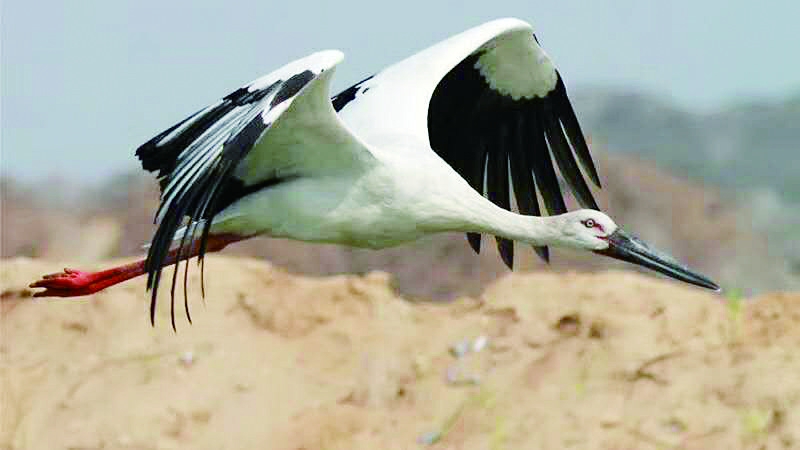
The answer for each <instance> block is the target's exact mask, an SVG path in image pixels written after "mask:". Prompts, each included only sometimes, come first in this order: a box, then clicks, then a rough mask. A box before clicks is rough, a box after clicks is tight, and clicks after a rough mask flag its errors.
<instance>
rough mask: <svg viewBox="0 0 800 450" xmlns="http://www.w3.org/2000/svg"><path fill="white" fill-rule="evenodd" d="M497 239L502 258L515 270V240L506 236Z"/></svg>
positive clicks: (510, 268) (509, 267)
mask: <svg viewBox="0 0 800 450" xmlns="http://www.w3.org/2000/svg"><path fill="white" fill-rule="evenodd" d="M496 239H497V251H498V252H499V253H500V258H501V259H502V260H503V262H504V263H505V264H506V266H508V270H514V241H512V240H509V239H505V238H496Z"/></svg>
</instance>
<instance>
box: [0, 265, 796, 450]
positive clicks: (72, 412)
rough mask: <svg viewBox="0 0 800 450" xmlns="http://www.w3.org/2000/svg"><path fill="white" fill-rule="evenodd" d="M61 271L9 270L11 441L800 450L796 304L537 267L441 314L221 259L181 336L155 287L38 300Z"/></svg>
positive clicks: (436, 307) (5, 389) (1, 436)
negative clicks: (33, 288)
mask: <svg viewBox="0 0 800 450" xmlns="http://www.w3.org/2000/svg"><path fill="white" fill-rule="evenodd" d="M61 266H62V265H60V264H55V263H52V262H45V261H39V260H31V259H7V260H3V262H2V269H1V270H0V282H2V290H3V291H2V292H3V293H2V299H3V302H2V304H3V317H2V322H0V325H2V344H1V346H0V358H2V365H1V366H0V381H1V382H2V395H3V398H2V414H1V416H2V419H1V420H2V422H0V425H2V427H1V428H2V431H1V432H0V447H2V448H6V449H48V450H49V449H287V450H290V449H291V450H300V449H305V450H311V449H413V448H426V447H427V448H432V449H521V448H554V449H556V448H581V449H633V448H636V449H651V448H652V449H665V448H684V449H712V448H720V449H721V448H726V449H736V448H775V449H778V448H781V449H782V448H787V449H788V448H798V447H800V413H798V411H800V377H798V373H800V355H798V353H797V351H796V349H797V348H798V345H800V295H797V294H774V295H768V296H763V297H760V298H757V299H754V300H752V301H751V300H748V301H746V302H744V303H738V302H736V303H728V302H727V301H726V300H725V298H724V297H722V296H718V295H713V294H708V293H705V292H702V291H700V290H696V289H693V288H689V287H684V286H682V285H678V284H676V283H672V282H667V281H662V280H658V279H654V278H652V277H649V276H643V275H637V274H633V273H625V272H603V273H598V274H569V273H568V274H558V275H556V274H552V273H547V272H538V273H532V274H513V275H509V276H505V277H503V278H501V279H500V280H498V281H497V282H495V283H493V284H491V285H490V286H488V287H487V289H486V290H485V292H484V293H483V295H481V296H479V297H478V298H462V299H459V300H457V301H455V302H452V303H448V304H441V303H438V304H437V303H426V302H420V301H416V302H410V301H408V300H405V299H403V298H400V297H399V296H398V295H397V293H396V292H395V290H394V289H393V288H392V287H391V280H390V279H389V278H388V276H386V275H384V274H381V273H372V274H369V275H365V276H332V277H322V278H311V277H300V276H295V275H290V274H288V273H286V272H284V271H283V270H280V269H277V268H275V267H273V266H271V265H269V264H267V263H264V262H261V261H255V260H250V259H238V258H230V257H220V256H213V257H211V258H209V261H208V263H207V267H206V268H207V269H208V273H207V275H208V276H207V283H208V286H207V287H208V296H207V304H206V306H203V304H202V302H201V301H200V300H199V292H195V289H193V292H192V296H193V302H192V306H193V313H194V314H193V319H194V325H191V326H190V325H189V324H188V323H186V321H185V319H182V318H181V320H179V322H178V332H177V333H173V331H172V329H171V328H170V326H169V315H168V306H167V304H166V302H163V303H162V304H161V307H160V308H159V313H158V317H157V323H156V327H155V328H151V327H150V325H149V322H148V320H149V319H148V313H147V307H148V305H147V301H146V298H145V296H144V286H143V281H142V280H136V281H132V282H129V283H127V284H124V285H121V286H118V287H115V288H113V289H110V290H108V291H106V292H101V293H99V294H97V295H95V296H93V297H89V298H86V299H80V300H56V301H50V300H45V301H34V300H33V299H31V298H29V297H28V296H29V295H30V292H29V291H28V290H27V289H25V288H24V286H25V285H26V284H27V283H28V282H30V281H31V280H33V279H34V278H36V277H38V276H39V275H41V274H43V273H48V272H53V271H56V270H58V269H60V268H61ZM192 282H193V286H194V288H197V283H198V276H197V275H196V274H195V275H193V276H192ZM731 305H734V306H731ZM736 305H738V306H736ZM454 345H455V347H456V350H457V351H455V352H454V351H453V350H452V348H451V347H453V346H454ZM473 347H476V348H477V349H479V350H480V351H475V350H474V349H473ZM459 352H465V354H464V355H462V357H460V358H457V357H456V356H455V354H457V353H459ZM425 442H427V444H426V443H425Z"/></svg>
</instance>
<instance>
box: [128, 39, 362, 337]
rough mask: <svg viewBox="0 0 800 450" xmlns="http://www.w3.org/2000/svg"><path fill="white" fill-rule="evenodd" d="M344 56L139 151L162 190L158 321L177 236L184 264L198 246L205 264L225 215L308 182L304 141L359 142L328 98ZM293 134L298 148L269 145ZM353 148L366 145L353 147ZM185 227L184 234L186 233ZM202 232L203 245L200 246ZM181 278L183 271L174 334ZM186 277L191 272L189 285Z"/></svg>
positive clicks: (291, 73) (281, 80)
mask: <svg viewBox="0 0 800 450" xmlns="http://www.w3.org/2000/svg"><path fill="white" fill-rule="evenodd" d="M342 57H343V55H342V53H341V52H339V51H333V50H332V51H325V52H319V53H315V54H313V55H311V56H308V57H306V58H303V59H300V60H298V61H295V62H293V63H291V64H288V65H286V66H284V67H283V68H281V69H280V70H278V71H275V72H273V73H271V74H269V75H266V76H264V77H262V78H259V79H257V80H255V81H253V82H252V83H249V84H247V85H246V86H244V87H242V88H239V89H237V90H236V91H234V92H232V93H231V94H229V95H227V96H225V97H224V98H222V99H221V100H219V101H217V102H216V103H214V104H212V105H210V106H208V107H206V108H204V109H202V110H200V111H198V112H197V113H195V114H193V115H191V116H189V117H188V118H186V119H185V120H183V121H181V122H179V123H178V124H176V125H174V126H172V127H171V128H169V129H167V130H166V131H164V132H162V133H161V134H159V135H158V136H156V137H154V138H153V139H151V140H150V141H148V142H146V143H145V144H143V145H142V146H141V147H139V149H138V150H136V155H137V156H138V157H139V159H140V160H141V162H142V167H143V168H144V169H145V170H148V171H158V178H159V181H160V185H161V204H160V206H159V208H158V212H157V213H156V219H155V220H156V222H157V223H158V229H157V230H156V233H155V235H154V236H153V239H152V241H151V244H150V247H149V250H148V254H147V260H146V264H145V270H146V271H147V273H148V280H147V287H148V289H151V290H152V298H151V320H154V317H153V316H154V314H155V304H156V296H157V291H158V289H157V287H158V284H159V280H160V277H161V270H162V266H163V264H164V261H165V260H166V258H167V255H168V253H169V251H170V248H171V247H172V246H173V242H174V240H175V239H176V233H178V235H179V236H180V235H182V237H181V238H180V243H179V244H178V247H177V251H178V252H179V257H178V260H180V259H181V258H180V255H188V254H190V248H191V246H193V245H199V246H200V247H199V255H198V258H199V260H200V261H202V259H203V255H204V253H205V250H206V243H207V239H208V234H209V229H210V227H211V224H212V219H213V217H214V216H215V215H216V214H217V213H219V212H220V211H222V210H224V209H225V208H226V207H228V206H230V205H231V204H233V203H234V202H235V201H236V200H238V199H240V198H242V197H244V196H246V195H248V194H250V193H253V192H255V191H257V190H260V189H263V188H265V187H267V186H270V185H274V184H277V183H281V182H283V181H285V180H287V179H290V178H292V177H295V176H300V175H301V174H302V171H303V170H313V165H314V164H316V163H318V162H316V161H314V158H313V157H311V156H309V155H306V154H304V153H303V151H304V149H303V139H304V138H306V139H311V140H313V139H316V137H315V136H316V135H318V134H320V133H323V134H327V135H334V136H336V137H338V138H339V140H340V141H347V139H349V138H350V137H351V136H350V134H349V132H348V131H347V130H346V129H345V128H344V127H342V126H341V124H340V122H339V121H338V118H337V117H336V114H335V112H334V110H333V107H332V105H331V102H330V100H329V98H328V96H329V94H328V92H329V82H330V78H331V75H332V72H333V68H334V67H335V66H336V65H337V64H338V63H339V62H340V61H341V60H342ZM298 130H299V131H298ZM304 133H305V134H304ZM315 133H316V135H315ZM286 134H292V135H293V142H294V143H295V144H296V145H294V146H292V145H269V143H268V141H269V139H268V138H267V137H268V136H270V137H272V136H273V135H275V136H278V137H279V138H280V136H281V135H286ZM341 147H342V146H340V148H341ZM344 147H345V148H346V146H344ZM351 147H352V148H357V147H358V144H357V143H355V142H353V145H352V146H351ZM334 156H335V155H334ZM184 224H185V225H186V228H185V230H184V231H183V232H182V233H181V232H179V228H180V227H182V226H184ZM198 227H200V228H198ZM198 233H199V234H200V238H199V239H196V236H197V234H198ZM177 273H178V270H177V264H176V269H175V272H174V274H173V280H172V297H173V303H172V307H171V309H172V310H173V314H172V317H173V327H174V290H175V281H176V280H175V276H176V275H177ZM185 277H186V274H185V273H184V284H185V283H186V281H185ZM185 306H186V312H187V316H188V314H189V313H188V306H187V305H185ZM190 320H191V319H190Z"/></svg>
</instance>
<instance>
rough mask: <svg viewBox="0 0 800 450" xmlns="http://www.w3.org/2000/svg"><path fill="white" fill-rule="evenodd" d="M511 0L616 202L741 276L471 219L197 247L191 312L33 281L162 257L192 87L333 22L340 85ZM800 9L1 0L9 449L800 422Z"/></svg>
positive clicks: (754, 439) (501, 11)
mask: <svg viewBox="0 0 800 450" xmlns="http://www.w3.org/2000/svg"><path fill="white" fill-rule="evenodd" d="M505 16H514V17H519V18H521V19H523V20H526V21H529V22H530V23H531V24H533V26H534V27H535V29H536V33H537V37H538V39H539V41H540V42H541V43H542V45H543V46H544V47H545V48H546V50H547V51H548V53H549V54H550V55H551V56H552V58H553V59H554V61H555V62H556V64H557V65H558V67H559V69H560V71H561V73H562V75H563V77H564V78H565V82H566V85H567V87H568V89H569V91H570V95H571V98H572V100H573V104H574V106H575V109H576V111H577V114H578V116H579V119H580V120H581V123H582V124H583V130H584V131H585V132H586V134H587V135H588V138H589V140H590V145H591V147H592V151H593V155H594V158H595V161H596V162H597V165H598V168H599V171H600V174H601V178H602V181H603V185H604V188H603V189H602V190H599V191H597V197H598V199H599V201H600V204H601V206H602V207H603V209H605V210H607V211H608V212H609V213H610V214H611V215H612V216H613V217H614V218H615V219H616V220H617V222H618V223H620V224H622V225H623V226H624V227H625V228H627V229H628V230H629V231H631V232H634V233H635V234H638V235H640V236H641V237H643V238H645V239H646V240H647V241H649V242H652V243H653V244H654V245H656V246H658V247H661V248H662V249H664V250H666V251H668V252H669V253H672V254H673V255H674V256H675V257H677V258H678V259H680V260H683V261H685V262H686V263H688V264H689V265H690V266H691V267H693V268H696V269H698V270H700V271H701V272H704V273H706V274H707V275H709V276H711V277H712V278H714V279H716V280H718V281H719V282H720V284H722V285H723V287H724V288H725V291H724V292H723V293H722V294H717V293H709V292H707V291H704V290H701V289H697V288H695V287H692V286H687V285H685V284H681V283H677V282H674V281H664V280H659V279H657V278H658V276H657V275H655V274H653V273H652V272H650V273H648V274H646V275H639V274H635V273H631V272H629V271H630V270H635V269H633V267H632V266H630V265H617V264H615V263H614V262H613V261H610V260H608V258H600V257H596V256H592V255H583V254H577V253H572V252H568V251H562V250H558V249H554V250H553V252H552V255H551V256H552V261H553V262H552V264H551V265H549V266H546V265H544V264H542V263H541V262H539V261H538V260H537V259H536V258H535V256H534V253H533V251H532V250H531V249H528V248H518V249H517V251H516V255H517V260H516V267H517V268H519V269H520V270H517V271H515V273H514V274H513V275H511V276H506V275H507V274H508V273H509V272H508V270H507V269H506V268H505V267H504V266H503V265H502V263H501V262H500V258H499V257H498V255H497V252H496V250H495V248H494V240H493V239H491V238H489V239H484V240H483V249H482V252H481V254H480V255H479V256H476V255H475V254H474V253H473V252H472V251H471V250H470V248H469V246H468V245H467V243H466V242H465V238H464V236H463V235H461V234H453V235H441V236H437V237H435V238H430V239H426V240H423V241H420V242H417V243H414V244H411V245H407V246H403V247H399V248H395V249H388V250H382V251H371V250H355V249H350V248H344V247H335V246H321V245H310V244H301V243H296V242H287V241H282V240H270V239H258V240H253V241H252V242H249V241H248V242H245V243H241V244H237V245H233V246H231V247H230V248H227V249H226V250H225V252H223V254H222V255H213V256H212V257H209V258H208V261H207V267H206V276H205V280H206V294H207V301H206V302H201V301H200V299H199V297H200V292H199V284H200V279H199V278H200V277H199V274H198V271H195V270H194V269H193V270H192V271H190V272H189V273H190V275H189V291H190V294H189V298H190V302H189V304H190V307H191V308H192V316H193V319H194V322H193V324H192V325H191V326H189V325H188V324H187V323H186V321H185V320H184V318H183V317H179V318H178V322H177V332H173V330H172V329H171V328H170V326H169V302H168V301H164V300H167V298H168V295H167V294H168V293H167V292H164V291H165V289H162V293H161V297H160V299H161V301H160V303H159V305H158V308H157V310H156V318H155V326H154V327H151V326H150V323H149V314H148V307H149V302H148V301H147V299H146V294H145V286H144V279H143V278H144V277H140V278H138V279H136V280H132V281H130V282H128V283H125V284H123V285H120V286H115V287H114V288H113V289H108V290H105V291H103V292H100V293H98V294H96V295H93V296H91V297H85V298H80V299H74V300H72V299H70V300H69V301H59V300H50V299H42V300H43V301H32V299H30V298H29V297H30V296H31V295H32V291H31V289H29V288H28V287H27V286H28V284H29V283H30V282H31V281H33V280H34V279H36V278H38V277H39V276H41V274H44V273H50V272H53V271H55V270H59V269H61V268H62V267H64V266H65V265H67V266H68V267H79V268H85V269H95V268H100V267H102V266H104V265H107V264H108V262H106V261H103V260H105V259H108V258H113V257H125V256H128V257H133V256H134V255H140V254H142V244H144V243H146V242H148V241H149V240H150V238H151V236H152V233H153V232H154V225H153V224H152V217H153V214H154V211H155V208H156V206H157V203H158V189H157V183H156V182H155V180H154V177H153V176H152V175H151V174H147V173H144V172H143V171H142V170H141V169H140V167H139V166H138V161H137V160H136V158H135V156H134V150H135V149H136V148H137V147H138V146H139V145H140V144H141V143H143V142H145V141H147V140H148V139H150V138H151V137H152V136H154V135H155V134H157V133H159V132H161V131H162V130H163V129H165V128H167V127H169V126H170V125H172V124H173V123H175V122H176V121H178V120H181V119H183V118H184V117H186V116H187V115H188V114H189V113H191V112H193V111H196V110H198V109H199V108H201V107H204V106H206V105H207V104H208V103H210V102H213V101H216V100H217V99H218V98H219V97H220V96H223V95H226V94H227V93H229V92H231V91H232V90H234V89H236V88H238V87H239V86H240V85H242V84H243V83H246V82H248V81H249V80H252V79H254V78H257V77H259V76H260V75H262V74H265V73H267V72H270V71H272V70H274V69H276V68H278V67H280V66H282V65H283V64H285V63H287V62H289V61H291V60H294V59H296V58H299V57H302V56H304V55H307V54H309V53H311V52H313V51H317V50H321V49H325V48H338V49H341V50H342V51H344V53H345V55H346V59H345V61H344V62H343V63H342V64H341V66H340V67H339V68H338V69H337V75H336V78H335V80H334V82H335V87H336V88H339V89H344V88H346V87H347V86H349V85H351V84H352V83H354V82H356V81H358V80H361V79H363V78H364V77H365V76H367V75H369V74H372V73H374V72H376V71H378V70H380V69H381V68H382V67H384V66H386V65H388V64H390V63H392V62H395V61H398V60H400V59H402V58H403V57H405V56H408V55H410V54H413V53H415V52H416V51H418V50H420V49H423V48H425V47H427V46H429V45H431V44H433V43H435V42H437V41H439V40H441V39H444V38H446V37H448V36H451V35H453V34H455V33H458V32H460V31H463V30H465V29H467V28H470V27H472V26H475V25H478V24H480V23H483V22H485V21H488V20H490V19H494V18H498V17H505ZM798 19H800V2H797V1H796V0H772V1H770V2H745V1H739V0H705V1H697V0H671V1H663V0H658V1H645V0H594V1H552V0H550V1H547V2H545V1H538V0H492V1H483V2H465V1H441V2H431V1H423V0H404V1H399V2H374V1H372V2H366V1H351V0H339V1H336V2H326V1H321V0H317V1H315V0H312V1H306V2H291V1H284V2H274V1H269V0H259V1H253V0H249V1H236V2H232V1H226V2H223V1H208V0H193V1H156V0H115V1H106V2H94V1H83V0H71V1H64V0H62V1H59V0H49V1H48V0H44V1H43V0H6V1H3V2H2V14H0V22H1V23H2V26H0V38H1V39H0V44H2V48H1V49H0V54H1V58H2V59H1V61H0V63H1V64H2V65H1V68H2V74H1V75H2V79H1V84H2V98H1V99H0V119H1V120H2V130H0V131H1V132H2V141H1V142H0V144H1V145H0V206H1V208H0V220H1V221H2V222H1V223H0V235H1V237H2V240H1V241H0V256H1V257H2V258H3V259H2V260H0V449H3V450H5V449H9V450H17V449H25V450H29V449H43V450H45V449H46V450H52V449H61V448H63V449H73V450H74V449H86V450H88V449H164V450H168V449H187V448H188V449H198V450H200V449H209V450H210V449H215V450H216V449H222V448H226V449H227V448H236V449H245V448H276V449H287V450H288V449H291V450H301V449H305V450H312V449H314V450H316V449H325V450H345V449H346V450H354V449H370V450H374V449H410V448H411V449H413V448H420V449H421V448H430V449H431V450H445V449H447V450H450V449H470V450H471V449H476V450H478V449H480V450H485V449H491V450H506V449H527V448H543V449H550V448H553V449H557V448H581V449H621V448H622V449H628V448H635V449H652V450H660V449H678V448H680V449H687V450H691V449H695V450H705V449H715V448H720V449H722V448H724V449H737V448H747V449H754V448H758V449H791V448H800V378H798V377H797V374H798V373H800V354H798V352H797V348H800V295H798V294H791V293H779V292H776V291H800V152H799V151H798V142H800V58H798V57H797V55H798V54H800V52H798V49H797V47H798V43H800V31H798V30H800V28H798V25H797V22H798ZM573 205H574V202H573ZM241 255H251V256H255V257H257V259H249V258H241V257H239V256H241ZM192 267H194V266H193V265H192ZM608 268H614V269H623V268H624V269H625V270H626V272H622V271H606V270H605V269H608ZM373 271H386V272H389V274H388V275H387V274H383V273H380V272H373ZM575 272H580V273H575ZM297 274H300V275H297ZM322 274H346V275H339V276H330V277H319V276H313V275H322ZM307 275H312V276H307ZM496 278H497V279H498V280H497V281H494V280H495V279H496ZM398 291H399V293H398ZM177 296H178V299H179V301H180V298H181V297H182V295H181V292H180V287H179V289H178V292H177ZM448 299H455V301H452V302H443V301H442V300H448ZM745 299H746V300H747V301H744V300H745ZM35 300H39V299H35ZM429 300H434V301H433V302H431V301H429ZM178 308H179V311H180V310H182V309H183V306H182V305H178ZM181 316H182V314H181Z"/></svg>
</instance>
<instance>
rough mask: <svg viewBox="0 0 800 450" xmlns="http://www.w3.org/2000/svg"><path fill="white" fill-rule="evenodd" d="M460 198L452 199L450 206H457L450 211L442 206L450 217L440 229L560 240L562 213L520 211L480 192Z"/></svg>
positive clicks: (532, 241) (539, 241)
mask: <svg viewBox="0 0 800 450" xmlns="http://www.w3.org/2000/svg"><path fill="white" fill-rule="evenodd" d="M459 200H461V201H460V202H453V201H452V200H451V202H448V206H451V207H452V206H455V208H453V209H452V210H451V211H450V213H448V212H445V211H444V209H445V208H441V209H440V210H439V211H440V212H444V213H445V215H446V216H449V217H450V220H448V221H447V222H449V223H447V224H446V225H445V224H443V225H444V226H443V227H442V229H441V230H439V231H463V232H474V233H485V234H491V235H494V236H499V237H504V238H507V239H511V240H514V241H519V242H524V243H527V244H532V245H537V246H539V245H552V244H558V243H559V236H560V235H559V233H558V229H559V227H558V223H559V222H558V216H549V217H538V216H525V215H522V214H517V213H514V212H511V211H508V210H505V209H503V208H500V207H499V206H497V205H495V204H494V203H492V202H491V201H489V200H487V199H486V198H485V197H483V196H480V195H464V196H462V197H460V199H459Z"/></svg>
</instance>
